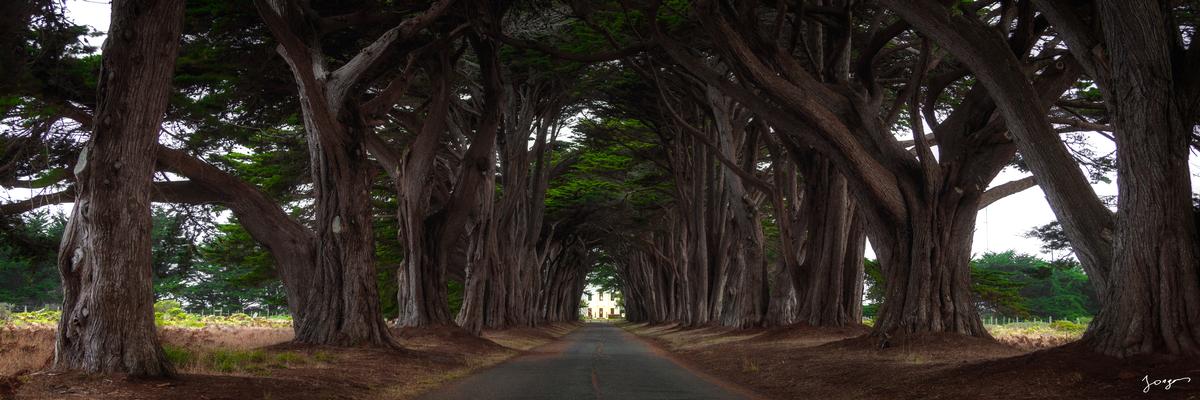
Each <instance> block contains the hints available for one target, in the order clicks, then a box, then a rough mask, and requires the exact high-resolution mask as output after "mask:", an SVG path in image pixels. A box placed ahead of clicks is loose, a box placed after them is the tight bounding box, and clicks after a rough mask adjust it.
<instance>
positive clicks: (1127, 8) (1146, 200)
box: [1083, 0, 1200, 359]
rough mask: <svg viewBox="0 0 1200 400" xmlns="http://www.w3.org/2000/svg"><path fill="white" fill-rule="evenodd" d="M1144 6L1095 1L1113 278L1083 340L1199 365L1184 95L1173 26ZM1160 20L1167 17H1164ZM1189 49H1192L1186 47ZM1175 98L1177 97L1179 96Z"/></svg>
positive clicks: (1115, 351)
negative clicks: (1109, 136) (1111, 130)
mask: <svg viewBox="0 0 1200 400" xmlns="http://www.w3.org/2000/svg"><path fill="white" fill-rule="evenodd" d="M1164 9H1165V6H1160V4H1159V2H1152V1H1128V0H1123V1H1100V2H1099V7H1098V9H1097V11H1098V12H1099V14H1100V16H1101V20H1102V26H1103V27H1104V34H1105V35H1104V36H1105V39H1106V42H1107V50H1108V51H1109V54H1108V56H1109V57H1108V58H1109V60H1111V61H1110V64H1111V67H1110V68H1109V72H1110V73H1111V77H1112V79H1110V80H1109V83H1110V84H1111V86H1110V87H1109V88H1108V89H1109V91H1110V92H1111V93H1112V94H1113V96H1112V98H1113V100H1114V102H1113V104H1110V106H1109V108H1110V110H1112V111H1113V112H1114V116H1115V122H1116V132H1115V134H1116V139H1117V186H1118V198H1119V203H1118V206H1117V223H1116V235H1115V238H1114V243H1113V244H1114V248H1113V264H1112V270H1111V276H1112V277H1113V279H1111V280H1110V281H1109V282H1110V283H1109V286H1108V288H1107V295H1106V296H1105V299H1106V301H1105V303H1104V304H1103V306H1102V308H1101V310H1100V313H1099V315H1097V317H1096V320H1095V321H1094V322H1093V323H1092V325H1091V326H1090V327H1089V329H1088V331H1087V333H1086V335H1084V339H1083V340H1084V341H1085V342H1086V343H1087V344H1088V346H1090V347H1091V348H1092V349H1094V350H1096V351H1097V352H1099V353H1103V354H1108V355H1111V356H1116V357H1129V356H1134V355H1167V356H1173V357H1191V358H1192V359H1195V358H1197V357H1200V270H1198V268H1197V267H1198V265H1200V263H1198V261H1200V260H1198V259H1197V257H1198V254H1197V253H1198V251H1197V241H1196V239H1197V237H1196V228H1195V226H1194V225H1193V222H1192V204H1191V195H1192V190H1191V182H1190V172H1189V168H1188V149H1189V146H1188V142H1189V140H1190V136H1191V133H1192V132H1191V131H1192V122H1190V121H1189V120H1188V116H1189V110H1188V109H1187V107H1189V106H1190V105H1189V104H1188V101H1190V100H1191V99H1188V98H1187V97H1186V92H1185V91H1184V90H1183V89H1181V88H1179V87H1177V86H1176V84H1177V82H1179V81H1180V80H1181V78H1180V77H1178V76H1176V75H1175V74H1176V73H1179V72H1181V71H1180V70H1177V69H1173V68H1172V67H1173V66H1172V62H1171V61H1172V60H1171V46H1170V44H1171V42H1172V41H1173V40H1175V39H1173V38H1171V37H1170V36H1168V35H1167V34H1166V33H1167V32H1169V30H1168V29H1164V27H1165V26H1169V24H1170V23H1172V22H1171V21H1170V19H1169V17H1168V16H1166V15H1164ZM1166 12H1170V11H1169V9H1166ZM1192 45H1193V46H1195V43H1193V44H1192ZM1181 92H1182V93H1181Z"/></svg>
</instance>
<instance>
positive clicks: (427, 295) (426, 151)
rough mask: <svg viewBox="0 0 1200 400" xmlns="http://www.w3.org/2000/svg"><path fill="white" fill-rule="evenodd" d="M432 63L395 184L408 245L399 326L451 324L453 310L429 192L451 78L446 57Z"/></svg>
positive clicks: (438, 224)
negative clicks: (425, 99) (425, 101)
mask: <svg viewBox="0 0 1200 400" xmlns="http://www.w3.org/2000/svg"><path fill="white" fill-rule="evenodd" d="M442 57H443V58H442V59H441V60H438V62H437V64H436V65H431V69H432V71H431V72H430V75H431V76H435V77H437V78H435V79H434V81H433V89H432V91H431V94H430V97H431V99H432V101H431V104H430V105H429V106H428V107H429V108H428V110H429V111H428V114H427V115H426V117H425V124H423V125H422V126H421V131H420V132H419V133H418V134H417V138H416V140H415V141H413V143H412V145H411V146H410V147H409V151H408V153H407V154H406V155H405V157H404V161H403V168H402V171H401V174H400V175H401V177H402V178H401V180H400V181H399V182H397V188H396V191H397V194H398V195H399V207H398V208H397V214H398V217H399V219H400V222H401V224H400V233H399V234H400V237H401V240H402V241H403V242H404V244H405V249H406V250H407V254H405V258H404V264H403V265H402V266H401V267H400V270H399V271H398V272H397V274H396V276H397V279H398V282H399V285H400V291H399V294H398V299H397V305H398V306H399V308H400V316H399V318H398V319H397V321H396V324H397V325H399V326H408V327H419V326H432V325H449V324H450V323H452V320H451V317H450V307H449V305H447V303H446V278H445V267H444V261H443V259H442V258H441V257H444V256H445V255H444V254H440V253H439V252H438V250H437V249H436V248H437V246H438V245H439V244H440V240H438V239H439V238H440V232H438V231H437V229H440V228H441V221H442V220H443V219H444V215H442V214H437V213H432V207H431V201H432V199H431V195H432V193H431V192H432V191H431V190H429V187H430V186H431V184H432V182H433V179H434V163H435V162H436V158H437V148H438V145H439V142H440V138H441V136H442V134H443V133H444V132H445V129H446V118H447V112H448V109H449V107H450V88H449V82H447V81H446V77H445V75H446V74H448V68H449V64H450V62H449V59H447V58H445V56H444V55H443V56H442Z"/></svg>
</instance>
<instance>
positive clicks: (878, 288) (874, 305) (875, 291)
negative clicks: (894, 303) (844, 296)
mask: <svg viewBox="0 0 1200 400" xmlns="http://www.w3.org/2000/svg"><path fill="white" fill-rule="evenodd" d="M863 283H864V285H865V286H866V288H865V290H864V291H863V297H864V298H865V299H864V301H863V303H864V304H863V315H864V316H867V317H874V316H875V315H876V314H878V313H879V305H881V304H883V297H884V293H885V292H884V287H883V269H882V267H881V266H880V265H879V260H872V259H864V260H863Z"/></svg>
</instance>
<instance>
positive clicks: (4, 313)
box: [0, 303, 13, 324]
mask: <svg viewBox="0 0 1200 400" xmlns="http://www.w3.org/2000/svg"><path fill="white" fill-rule="evenodd" d="M12 311H13V305H12V304H8V303H0V324H7V323H9V322H10V321H12V314H13V312H12Z"/></svg>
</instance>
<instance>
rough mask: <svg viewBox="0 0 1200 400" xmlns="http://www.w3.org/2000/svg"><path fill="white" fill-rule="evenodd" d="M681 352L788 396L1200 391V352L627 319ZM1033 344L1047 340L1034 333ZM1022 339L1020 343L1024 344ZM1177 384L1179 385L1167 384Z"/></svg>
mask: <svg viewBox="0 0 1200 400" xmlns="http://www.w3.org/2000/svg"><path fill="white" fill-rule="evenodd" d="M622 327H623V328H625V329H626V330H628V331H630V332H631V333H634V334H636V335H639V336H641V337H643V338H647V339H649V341H651V342H653V343H655V344H657V345H659V346H660V347H662V348H664V349H665V350H667V351H668V352H670V353H673V355H674V356H675V358H676V360H677V361H679V362H681V363H683V364H685V365H686V366H688V367H690V368H694V369H696V370H699V371H702V372H705V373H707V374H710V375H713V376H716V377H718V378H721V379H725V380H728V381H730V382H733V383H735V384H737V385H740V386H743V387H746V388H748V389H750V390H753V391H755V392H757V393H759V394H761V395H762V396H764V397H766V398H778V399H1159V398H1162V399H1193V400H1197V399H1200V360H1186V361H1176V362H1170V363H1154V362H1149V361H1144V360H1143V361H1136V362H1120V361H1117V360H1115V359H1111V358H1107V357H1103V356H1098V355H1094V354H1092V353H1089V352H1087V351H1084V350H1083V349H1082V348H1081V347H1080V346H1079V345H1078V344H1075V343H1068V344H1065V345H1061V346H1058V347H1052V348H1047V349H1036V346H1035V347H1031V346H1029V345H1028V344H1029V343H1030V342H1031V341H1030V340H1022V339H1019V338H1018V339H1014V338H1002V340H1001V341H1000V342H997V341H992V340H986V339H979V338H970V337H965V336H961V335H927V336H917V337H912V338H908V339H906V340H902V341H901V340H892V341H891V342H890V345H889V346H887V347H886V348H883V349H881V348H880V347H879V341H878V340H877V339H874V338H870V337H867V336H866V334H867V333H868V332H869V329H870V328H868V327H865V326H857V327H846V328H813V327H795V326H792V327H784V328H775V329H755V330H731V329H727V328H715V327H709V328H696V329H683V328H680V327H678V326H676V325H673V324H671V325H646V324H628V323H626V324H622ZM1032 342H1035V343H1036V342H1038V341H1037V340H1033V341H1032ZM1018 346H1020V347H1018ZM1184 377H1190V379H1191V381H1190V382H1189V381H1188V380H1180V381H1177V382H1175V383H1174V384H1173V385H1172V387H1171V388H1170V390H1167V389H1166V383H1165V382H1159V384H1157V385H1153V386H1149V387H1147V383H1146V382H1145V381H1144V380H1143V379H1148V380H1149V381H1151V382H1153V381H1156V380H1164V379H1178V378H1184Z"/></svg>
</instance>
